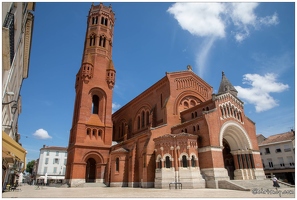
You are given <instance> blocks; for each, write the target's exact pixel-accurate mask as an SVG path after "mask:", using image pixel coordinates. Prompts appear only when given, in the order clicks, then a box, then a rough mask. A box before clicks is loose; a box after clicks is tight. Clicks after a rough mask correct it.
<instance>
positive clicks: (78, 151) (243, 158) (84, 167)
mask: <svg viewBox="0 0 297 200" xmlns="http://www.w3.org/2000/svg"><path fill="white" fill-rule="evenodd" d="M114 16H115V15H114V13H113V11H112V8H111V6H104V5H103V4H99V5H92V6H91V8H90V11H89V15H88V19H87V32H86V38H85V46H84V51H83V58H82V65H81V68H80V69H79V71H78V73H77V76H76V84H75V90H76V96H75V105H74V113H73V122H72V128H71V130H70V136H69V146H68V160H67V167H66V177H65V178H66V180H67V181H68V184H69V185H70V186H76V185H80V184H83V183H86V182H101V183H105V184H106V185H108V186H111V187H143V188H149V187H155V188H168V184H169V183H172V182H178V183H182V185H183V188H205V187H208V188H218V181H220V180H230V179H231V180H232V179H239V180H249V179H264V178H265V174H264V171H263V167H262V161H261V157H260V152H259V147H258V143H257V138H256V132H255V123H254V122H253V121H252V120H250V119H249V118H248V117H247V116H246V115H245V113H244V106H243V102H242V101H241V100H240V99H239V98H238V97H237V91H236V89H235V88H234V87H233V85H232V84H231V83H230V81H229V80H228V79H227V77H226V75H225V74H224V72H223V73H222V80H221V83H220V86H219V89H218V93H217V94H215V93H214V91H213V87H212V86H210V85H209V84H208V83H207V82H205V81H204V80H203V79H201V78H200V77H199V76H198V75H196V74H195V73H194V72H193V71H192V67H191V66H190V65H188V66H187V67H186V69H185V70H181V71H177V72H166V74H165V76H164V77H163V78H161V79H160V80H159V81H157V82H156V83H155V84H153V85H152V86H150V87H149V88H148V89H146V90H145V91H143V92H142V93H141V94H139V95H138V96H137V97H135V98H134V99H132V100H131V101H130V102H128V103H127V104H126V105H124V106H123V107H122V108H120V109H119V110H118V111H116V112H115V113H113V114H112V89H113V87H114V84H115V80H116V79H115V75H116V70H115V67H114V65H113V62H112V46H113V30H114V29H113V28H114V24H115V18H114Z"/></svg>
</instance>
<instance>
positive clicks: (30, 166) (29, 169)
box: [26, 160, 35, 174]
mask: <svg viewBox="0 0 297 200" xmlns="http://www.w3.org/2000/svg"><path fill="white" fill-rule="evenodd" d="M34 165H35V160H32V161H30V162H28V164H27V168H26V172H29V173H30V174H32V171H33V168H34Z"/></svg>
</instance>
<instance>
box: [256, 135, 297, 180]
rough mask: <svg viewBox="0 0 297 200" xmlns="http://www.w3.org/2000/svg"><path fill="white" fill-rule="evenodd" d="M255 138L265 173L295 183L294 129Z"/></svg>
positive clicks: (269, 176)
mask: <svg viewBox="0 0 297 200" xmlns="http://www.w3.org/2000/svg"><path fill="white" fill-rule="evenodd" d="M257 138H258V143H259V148H260V152H261V158H262V163H263V168H264V172H265V175H266V176H267V177H268V178H271V177H272V175H275V176H276V177H277V178H278V179H279V180H281V181H284V182H287V183H290V184H293V185H295V131H294V130H291V131H288V132H285V133H280V134H275V135H271V136H269V137H267V138H265V137H264V136H263V135H257Z"/></svg>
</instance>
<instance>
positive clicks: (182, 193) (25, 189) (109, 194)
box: [2, 185, 295, 198]
mask: <svg viewBox="0 0 297 200" xmlns="http://www.w3.org/2000/svg"><path fill="white" fill-rule="evenodd" d="M20 189H21V190H19V191H9V192H4V193H2V198H173V197H174V198H230V197H231V198H276V197H277V198H279V197H283V198H294V197H295V188H280V189H279V190H278V192H277V191H276V190H275V189H273V188H271V189H263V190H261V188H255V189H254V190H252V191H238V190H225V189H182V190H178V189H171V190H170V189H155V188H128V187H125V188H119V187H84V188H58V187H45V186H43V187H41V188H40V189H37V188H36V186H30V185H24V186H20ZM279 192H280V193H281V194H279ZM254 193H255V194H254ZM264 193H266V194H264Z"/></svg>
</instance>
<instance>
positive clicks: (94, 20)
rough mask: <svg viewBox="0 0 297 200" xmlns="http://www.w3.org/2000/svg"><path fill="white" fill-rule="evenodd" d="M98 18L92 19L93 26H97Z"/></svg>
mask: <svg viewBox="0 0 297 200" xmlns="http://www.w3.org/2000/svg"><path fill="white" fill-rule="evenodd" d="M97 21H98V16H96V17H93V18H92V24H97Z"/></svg>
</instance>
